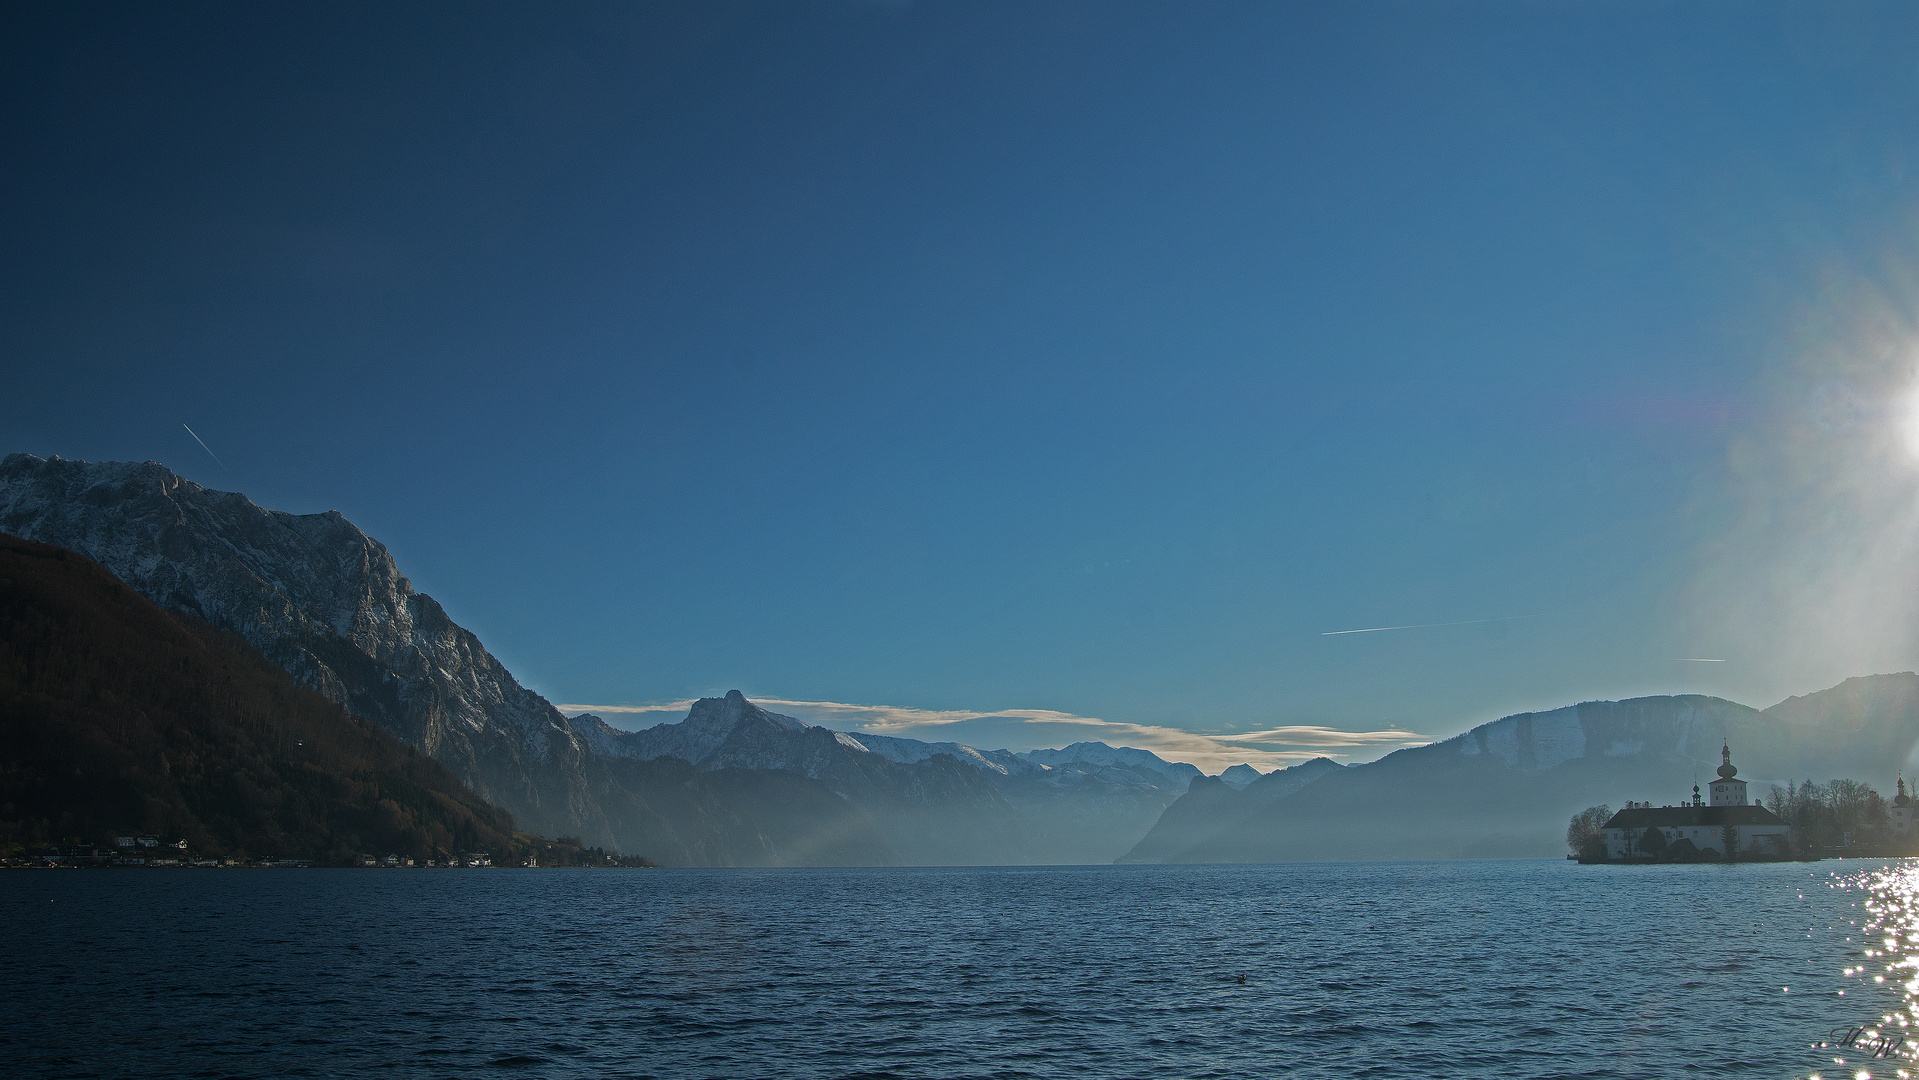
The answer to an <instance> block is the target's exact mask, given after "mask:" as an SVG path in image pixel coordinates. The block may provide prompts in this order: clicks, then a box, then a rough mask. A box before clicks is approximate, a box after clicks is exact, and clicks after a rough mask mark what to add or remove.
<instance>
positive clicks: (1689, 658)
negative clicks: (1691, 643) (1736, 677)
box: [1673, 656, 1725, 664]
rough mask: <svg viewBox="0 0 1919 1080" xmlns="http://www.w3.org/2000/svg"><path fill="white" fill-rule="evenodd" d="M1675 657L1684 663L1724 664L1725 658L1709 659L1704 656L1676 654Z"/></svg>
mask: <svg viewBox="0 0 1919 1080" xmlns="http://www.w3.org/2000/svg"><path fill="white" fill-rule="evenodd" d="M1673 659H1675V660H1677V661H1679V662H1680V663H1682V664H1723V663H1725V661H1724V660H1708V659H1706V658H1705V657H1703V656H1675V657H1673Z"/></svg>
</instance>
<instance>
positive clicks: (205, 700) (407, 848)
mask: <svg viewBox="0 0 1919 1080" xmlns="http://www.w3.org/2000/svg"><path fill="white" fill-rule="evenodd" d="M512 831H513V822H512V818H511V817H510V816H509V815H508V814H506V813H505V812H504V811H502V810H500V809H498V808H496V807H493V806H489V805H488V804H487V803H485V802H484V801H483V800H481V799H479V798H477V797H475V796H474V795H473V794H472V792H470V791H468V790H467V789H466V786H465V785H463V784H461V783H460V781H459V780H458V779H456V778H455V777H454V776H453V775H452V774H451V773H449V772H448V771H447V770H446V769H445V768H444V767H442V766H440V765H439V764H438V763H436V762H434V761H433V760H431V759H430V758H427V757H425V756H424V755H421V754H419V753H418V752H416V751H414V750H412V749H410V748H408V747H407V746H406V745H405V744H403V743H401V742H400V741H398V740H397V739H394V738H393V737H391V736H389V735H387V734H385V733H383V732H381V731H379V730H378V729H376V728H374V727H372V726H371V725H369V724H366V723H364V722H362V721H360V720H357V719H354V718H353V717H350V716H348V715H347V714H346V713H345V712H344V711H343V710H342V709H341V708H340V707H339V706H338V705H335V704H333V703H332V702H329V701H327V700H326V699H324V698H322V697H320V696H319V695H318V694H315V693H313V692H312V691H309V690H306V689H304V688H301V687H299V686H296V685H294V683H293V680H292V679H290V678H289V677H288V676H287V674H286V673H285V672H284V671H282V670H280V668H278V667H276V666H275V665H273V664H272V663H271V662H269V661H268V660H267V659H266V658H265V657H262V656H260V655H259V654H258V653H257V652H255V651H254V650H252V649H251V648H249V647H248V646H247V645H246V644H245V643H244V642H241V641H239V640H238V639H237V638H234V637H233V636H232V635H228V634H223V633H221V632H219V631H216V630H214V629H212V628H211V627H208V626H206V625H205V624H194V623H191V622H188V621H183V620H182V619H180V618H178V617H176V616H174V615H171V614H169V613H167V612H165V611H162V610H160V609H159V608H158V607H156V606H155V605H154V604H152V603H151V602H149V601H148V600H146V599H145V598H144V597H141V596H140V595H139V594H137V593H135V592H134V591H133V590H132V589H129V588H127V587H126V586H125V585H123V584H121V583H120V581H118V580H117V579H116V578H114V576H113V575H112V574H110V573H108V572H107V571H106V570H105V569H103V568H102V567H100V566H98V565H97V564H95V563H93V562H91V561H89V560H87V559H85V558H83V557H81V556H79V555H77V554H74V553H72V552H68V551H64V550H62V549H60V548H56V547H50V546H47V545H44V544H36V543H32V542H31V541H26V540H21V539H18V538H15V537H11V536H4V535H0V841H5V842H15V843H19V842H27V843H33V842H48V841H57V840H61V839H64V838H70V837H77V838H81V839H85V840H91V841H98V840H100V839H101V838H103V837H105V836H107V835H110V834H122V835H124V834H129V833H152V834H155V835H160V836H164V837H167V838H169V839H179V838H184V839H186V840H188V841H189V842H190V843H191V844H192V846H193V848H194V849H195V850H198V851H202V852H206V853H209V854H219V855H234V856H240V855H251V856H261V855H290V856H299V857H308V858H322V859H332V860H334V861H343V860H345V859H346V858H347V857H349V856H350V855H352V854H354V853H356V852H363V853H385V852H389V851H391V852H398V853H401V854H408V855H414V856H416V857H424V856H429V855H432V854H434V853H435V852H440V853H450V852H452V851H454V850H458V849H469V850H485V851H491V852H494V853H496V854H502V855H504V854H507V853H509V852H511V851H513V850H515V848H516V844H515V841H514V840H513V839H512Z"/></svg>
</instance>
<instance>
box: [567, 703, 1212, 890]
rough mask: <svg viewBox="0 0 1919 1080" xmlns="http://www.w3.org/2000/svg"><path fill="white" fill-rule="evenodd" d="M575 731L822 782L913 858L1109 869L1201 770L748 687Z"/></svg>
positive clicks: (637, 754) (609, 742) (617, 744)
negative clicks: (930, 733) (660, 714)
mask: <svg viewBox="0 0 1919 1080" xmlns="http://www.w3.org/2000/svg"><path fill="white" fill-rule="evenodd" d="M574 723H575V724H576V725H577V726H578V728H579V730H581V731H583V732H587V733H589V734H588V739H589V741H590V743H591V745H592V746H593V748H594V749H595V750H596V751H597V752H598V753H601V754H603V755H606V756H609V757H622V758H631V759H634V760H640V761H655V760H662V759H672V758H677V759H680V760H684V761H687V762H690V763H692V764H693V765H694V767H695V768H696V769H700V770H710V769H722V768H752V769H764V770H781V771H786V772H791V773H797V774H799V775H802V776H805V777H808V778H810V779H814V780H818V781H820V782H822V783H824V784H825V785H826V786H827V787H828V788H829V789H830V790H831V791H833V792H834V793H835V794H837V795H839V796H840V797H842V798H844V799H846V800H847V801H848V802H849V803H851V804H853V805H857V806H861V807H864V808H866V809H867V810H868V811H869V813H871V814H872V816H873V820H874V821H875V822H877V823H878V826H879V828H880V829H881V831H882V832H883V833H885V834H886V836H887V837H888V840H889V843H891V844H892V846H893V847H894V848H895V850H898V851H900V852H902V853H903V854H904V857H906V858H907V860H908V861H912V862H932V863H944V864H969V863H970V864H978V863H1081V862H1110V861H1112V860H1113V859H1114V858H1117V857H1118V856H1119V855H1121V854H1123V853H1124V852H1125V851H1127V850H1128V849H1129V848H1131V847H1132V846H1133V844H1135V843H1136V842H1137V841H1138V840H1139V838H1140V837H1142V836H1144V835H1145V834H1146V831H1147V830H1148V829H1149V828H1151V826H1152V823H1153V822H1154V821H1155V820H1157V818H1158V817H1159V814H1160V812H1161V811H1162V810H1164V809H1165V807H1166V806H1167V805H1169V804H1170V803H1171V802H1172V801H1173V800H1174V799H1176V798H1178V797H1179V796H1180V795H1181V794H1182V793H1184V792H1185V790H1186V785H1187V783H1188V781H1189V779H1190V778H1191V777H1195V776H1198V775H1199V774H1200V773H1199V770H1198V769H1196V768H1194V767H1193V766H1191V765H1187V764H1185V763H1174V762H1168V761H1164V760H1162V759H1160V758H1159V757H1158V756H1157V755H1155V754H1153V753H1151V752H1149V751H1146V750H1137V749H1133V748H1131V747H1111V746H1107V745H1105V744H1104V743H1091V742H1089V743H1076V744H1074V745H1073V746H1070V747H1067V748H1066V749H1064V750H1038V751H1032V752H1029V753H1025V754H1013V753H1009V752H1007V751H1005V750H978V749H975V748H973V747H970V746H965V745H962V744H960V743H926V742H920V741H918V740H916V739H900V738H894V737H891V736H880V735H869V734H866V733H864V732H846V731H834V730H832V729H829V728H825V727H816V726H813V725H809V724H807V723H805V722H803V721H801V720H796V719H794V718H793V717H790V716H783V715H781V714H779V713H774V712H769V711H767V710H765V709H762V708H760V707H759V706H757V705H754V704H753V703H752V702H749V701H747V700H746V698H745V697H744V696H742V695H741V694H740V693H739V691H737V690H736V691H733V692H731V693H728V694H727V695H726V696H725V697H721V698H702V699H700V700H699V701H696V702H694V703H693V705H692V707H691V708H690V709H689V710H688V712H687V717H686V719H685V720H682V721H680V722H678V723H673V724H660V725H658V726H655V727H651V728H646V729H643V730H640V731H632V732H625V731H619V730H618V729H615V728H613V727H611V726H610V725H608V724H606V723H605V722H604V721H603V720H601V719H600V718H599V717H596V716H591V715H590V714H589V715H583V716H578V717H575V718H574Z"/></svg>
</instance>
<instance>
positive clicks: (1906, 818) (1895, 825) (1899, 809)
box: [1886, 774, 1914, 836]
mask: <svg viewBox="0 0 1919 1080" xmlns="http://www.w3.org/2000/svg"><path fill="white" fill-rule="evenodd" d="M1913 809H1914V808H1913V805H1912V796H1910V795H1908V794H1906V778H1905V776H1904V774H1901V775H1900V777H1899V794H1897V795H1894V796H1893V797H1892V806H1891V807H1890V808H1889V809H1887V810H1886V817H1887V818H1889V819H1891V825H1892V831H1893V834H1894V835H1896V836H1908V835H1910V834H1911V833H1912V814H1913Z"/></svg>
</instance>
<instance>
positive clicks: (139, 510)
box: [0, 454, 899, 865]
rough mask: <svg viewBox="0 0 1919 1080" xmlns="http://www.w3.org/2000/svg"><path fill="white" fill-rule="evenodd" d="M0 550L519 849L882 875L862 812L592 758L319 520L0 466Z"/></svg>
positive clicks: (683, 767)
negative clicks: (176, 621) (340, 711)
mask: <svg viewBox="0 0 1919 1080" xmlns="http://www.w3.org/2000/svg"><path fill="white" fill-rule="evenodd" d="M0 532H4V533H11V534H13V535H15V536H21V537H25V538H29V539H32V540H36V541H40V542H43V543H47V544H53V545H57V546H60V547H63V548H68V549H71V550H73V551H76V552H79V553H81V554H84V555H85V556H87V557H88V558H90V559H93V560H95V561H97V562H98V563H100V564H101V565H103V566H105V567H106V568H107V569H108V570H110V571H111V572H112V573H113V574H114V575H115V576H117V577H118V578H119V579H120V580H121V581H122V582H124V583H126V584H127V585H129V586H131V587H132V588H133V589H134V590H135V591H137V592H139V593H141V594H142V595H144V596H146V597H147V598H148V599H149V600H152V601H153V602H155V603H157V604H159V605H160V606H162V607H164V608H168V609H170V610H173V611H178V612H182V613H184V614H187V615H190V616H193V617H194V618H197V619H201V620H204V621H205V622H207V623H210V624H212V625H213V626H215V627H218V628H220V629H223V630H226V631H229V632H232V633H234V634H236V635H238V636H239V637H240V638H241V639H243V640H244V641H246V642H247V643H248V644H249V645H251V646H253V647H254V648H256V649H258V650H259V651H260V652H261V653H263V654H264V655H265V656H266V657H267V658H268V659H270V660H272V661H273V662H274V663H275V664H277V665H279V666H280V667H281V668H283V669H284V670H285V671H286V672H288V673H289V674H290V675H292V676H293V677H294V679H295V680H296V681H298V682H299V683H301V684H303V685H305V686H307V687H310V688H312V689H314V690H316V691H318V692H319V693H320V694H321V695H322V696H324V697H325V698H326V699H328V700H329V701H332V702H334V703H336V704H338V705H341V706H343V707H345V708H346V709H347V710H348V711H349V712H351V713H353V714H354V715H356V716H360V717H363V718H365V719H367V720H369V721H372V722H373V723H374V724H376V725H377V726H379V727H380V728H382V729H384V730H386V731H388V732H390V733H392V734H394V735H396V736H398V737H399V738H400V739H402V740H403V741H404V742H406V743H407V744H408V745H411V746H413V747H416V748H417V749H419V750H421V751H423V752H424V753H426V754H427V755H428V756H430V757H431V758H432V759H433V760H435V761H438V762H440V763H441V764H442V765H445V766H446V767H447V768H448V769H449V770H451V771H452V773H453V774H454V775H456V776H458V777H459V778H460V780H462V781H464V782H465V783H466V784H467V785H468V786H469V787H470V788H471V789H472V791H473V792H474V793H475V794H477V795H478V796H480V797H481V798H482V799H484V800H486V801H488V802H492V803H494V804H496V805H499V806H501V807H503V808H504V809H506V810H507V811H508V812H509V813H511V814H512V815H513V816H514V818H515V819H517V820H518V821H519V823H520V824H521V827H522V828H526V829H528V830H529V831H535V832H539V833H542V834H544V835H548V836H563V835H564V836H574V837H580V838H582V839H583V840H584V841H585V843H587V844H589V845H594V846H602V847H607V848H611V849H613V850H616V851H624V852H628V853H630V854H638V855H645V856H648V857H651V858H654V859H656V861H660V862H669V863H675V864H695V865H730V864H744V865H790V864H804V863H817V862H822V861H826V862H835V863H891V862H896V861H898V859H899V855H898V853H897V852H895V851H893V850H892V849H891V847H890V846H889V845H888V844H887V843H886V842H885V840H884V838H883V837H882V836H881V835H880V834H879V832H878V830H877V829H875V828H874V826H873V824H872V822H871V820H870V819H869V818H868V817H867V816H866V814H865V813H864V812H863V811H861V810H860V809H859V808H857V807H852V806H849V805H847V804H846V802H845V801H844V800H842V799H839V798H837V797H836V796H834V795H833V794H832V792H830V791H828V790H827V789H826V788H825V787H824V786H823V785H821V784H819V783H817V782H814V781H811V780H807V779H806V778H804V777H796V776H791V775H785V774H782V775H767V776H762V775H758V774H757V773H751V772H750V771H749V772H748V773H747V774H744V775H743V774H741V773H740V771H738V770H727V771H720V772H712V773H701V772H696V771H695V770H693V769H692V768H691V767H690V766H688V765H687V764H686V763H684V762H673V761H661V762H636V761H623V760H617V759H607V758H605V757H603V756H601V755H598V754H595V753H594V752H593V751H592V749H591V747H590V746H589V745H588V743H587V740H586V739H584V738H582V737H581V736H580V734H579V733H578V732H577V731H576V730H575V729H574V727H573V725H572V724H571V723H570V722H569V721H568V720H567V718H566V717H565V716H563V715H561V714H560V712H559V711H558V710H557V709H555V708H553V706H552V705H550V704H548V703H547V701H546V700H545V699H544V698H542V697H540V696H539V695H538V694H535V693H533V692H532V691H530V690H527V689H526V688H524V687H522V686H521V685H520V684H519V683H518V682H517V681H515V680H514V678H513V677H512V675H511V674H509V673H508V672H507V671H506V669H505V668H504V667H503V666H501V664H500V663H499V661H498V660H495V659H494V658H493V656H492V655H491V654H490V653H488V652H487V651H486V649H485V647H484V646H482V645H481V644H480V642H479V639H477V638H475V637H474V636H473V635H472V634H471V633H469V632H467V631H466V630H465V629H464V628H462V627H460V626H459V625H457V624H455V623H454V622H453V621H452V620H451V619H450V618H448V617H447V615H446V612H445V611H444V609H442V608H441V607H440V605H439V604H438V603H436V602H435V601H434V600H433V598H432V597H430V596H427V595H425V594H423V593H419V592H416V591H415V590H414V589H413V586H412V584H411V583H410V582H409V581H407V579H406V577H405V576H404V575H402V574H401V573H400V572H399V569H398V567H397V566H396V565H395V564H394V561H393V558H392V556H391V555H390V554H389V553H388V552H387V550H386V548H385V547H384V546H383V545H381V544H380V543H379V542H378V541H376V540H374V539H372V538H371V537H369V536H367V535H366V534H365V533H363V532H361V531H360V530H359V529H358V528H357V527H355V526H354V525H353V523H351V522H349V521H347V520H346V518H345V517H343V516H341V515H340V514H339V513H338V512H328V513H324V514H285V513H280V512H277V511H272V510H267V509H264V508H262V507H260V506H257V505H255V504H254V503H253V502H252V501H251V500H249V499H247V498H246V497H245V496H243V495H239V494H235V493H233V492H221V491H212V490H209V489H207V488H204V487H202V486H200V485H199V484H195V483H193V482H192V481H189V480H185V479H183V478H181V477H179V476H177V475H175V474H174V473H172V472H170V471H169V470H167V469H166V468H165V467H164V466H162V465H160V464H158V463H156V462H145V463H142V464H132V463H124V462H104V463H95V462H82V461H66V460H63V459H60V458H57V457H56V458H52V459H46V460H43V459H41V458H37V457H33V456H31V455H27V454H13V455H10V456H8V457H7V458H6V459H4V460H0Z"/></svg>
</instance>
